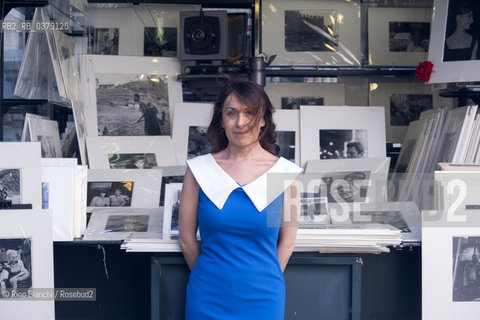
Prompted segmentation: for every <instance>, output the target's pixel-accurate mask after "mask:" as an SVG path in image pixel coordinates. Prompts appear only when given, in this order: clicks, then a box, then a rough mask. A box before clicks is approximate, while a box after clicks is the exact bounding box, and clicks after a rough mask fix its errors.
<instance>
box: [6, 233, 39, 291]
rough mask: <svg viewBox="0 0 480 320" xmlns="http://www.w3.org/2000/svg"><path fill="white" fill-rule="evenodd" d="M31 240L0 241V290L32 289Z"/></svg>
mask: <svg viewBox="0 0 480 320" xmlns="http://www.w3.org/2000/svg"><path fill="white" fill-rule="evenodd" d="M31 241H32V239H31V238H20V239H18V238H13V239H0V288H1V289H2V290H3V289H29V288H31V287H32V246H31V244H32V243H31Z"/></svg>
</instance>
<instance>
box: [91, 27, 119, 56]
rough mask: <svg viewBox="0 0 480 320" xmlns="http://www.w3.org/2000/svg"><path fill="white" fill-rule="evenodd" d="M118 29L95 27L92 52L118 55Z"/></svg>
mask: <svg viewBox="0 0 480 320" xmlns="http://www.w3.org/2000/svg"><path fill="white" fill-rule="evenodd" d="M119 36H120V29H118V28H96V29H95V34H94V36H93V38H91V40H92V41H93V46H91V47H92V48H93V54H104V55H118V40H119Z"/></svg>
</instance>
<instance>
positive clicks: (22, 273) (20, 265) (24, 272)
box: [10, 260, 30, 281]
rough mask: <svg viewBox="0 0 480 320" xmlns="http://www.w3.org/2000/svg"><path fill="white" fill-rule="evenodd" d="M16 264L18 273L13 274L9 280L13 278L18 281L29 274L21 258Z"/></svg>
mask: <svg viewBox="0 0 480 320" xmlns="http://www.w3.org/2000/svg"><path fill="white" fill-rule="evenodd" d="M17 265H18V268H19V269H20V273H19V274H17V275H15V276H13V277H12V278H11V279H10V280H12V279H14V280H18V281H20V280H25V279H27V278H28V277H29V276H30V272H28V270H27V269H26V268H25V266H24V265H23V262H22V261H21V260H18V262H17Z"/></svg>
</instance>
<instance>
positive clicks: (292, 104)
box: [281, 97, 323, 110]
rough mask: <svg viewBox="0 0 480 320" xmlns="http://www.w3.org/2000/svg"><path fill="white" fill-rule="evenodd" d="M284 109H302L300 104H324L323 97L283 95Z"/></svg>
mask: <svg viewBox="0 0 480 320" xmlns="http://www.w3.org/2000/svg"><path fill="white" fill-rule="evenodd" d="M281 101H282V109H290V110H300V106H323V97H282V99H281Z"/></svg>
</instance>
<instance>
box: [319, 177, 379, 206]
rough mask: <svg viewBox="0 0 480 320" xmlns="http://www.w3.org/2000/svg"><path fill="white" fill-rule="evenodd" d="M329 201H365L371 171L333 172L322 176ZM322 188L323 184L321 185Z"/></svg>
mask: <svg viewBox="0 0 480 320" xmlns="http://www.w3.org/2000/svg"><path fill="white" fill-rule="evenodd" d="M322 180H323V182H324V183H325V187H326V189H325V190H326V191H327V198H328V202H333V203H336V202H364V201H365V200H366V197H367V193H368V188H369V186H368V184H369V180H370V172H369V171H349V172H347V171H345V172H332V173H328V174H327V175H325V176H323V177H322ZM320 188H321V190H322V186H321V187H320Z"/></svg>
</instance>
